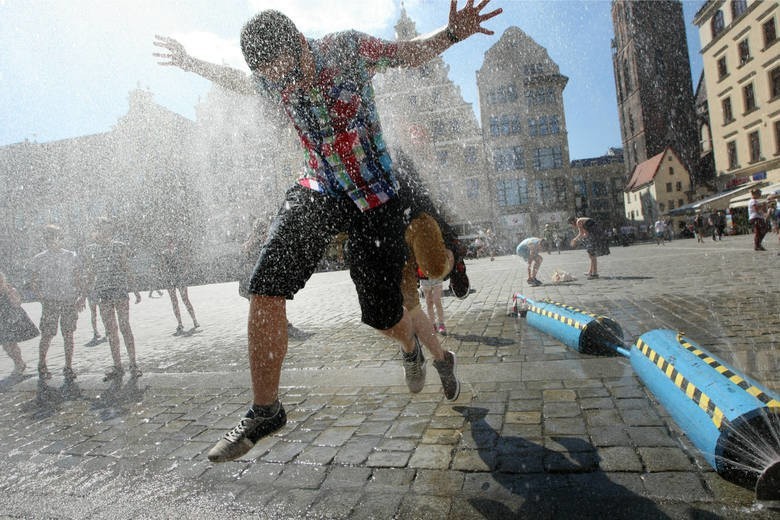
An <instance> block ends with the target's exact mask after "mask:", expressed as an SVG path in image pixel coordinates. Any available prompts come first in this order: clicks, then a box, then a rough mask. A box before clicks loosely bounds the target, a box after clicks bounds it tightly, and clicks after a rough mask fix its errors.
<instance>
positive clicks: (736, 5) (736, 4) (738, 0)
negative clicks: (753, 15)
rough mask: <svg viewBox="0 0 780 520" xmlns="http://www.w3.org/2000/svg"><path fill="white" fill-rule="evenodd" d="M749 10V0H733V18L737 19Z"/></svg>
mask: <svg viewBox="0 0 780 520" xmlns="http://www.w3.org/2000/svg"><path fill="white" fill-rule="evenodd" d="M745 11H747V0H731V18H732V20H736V19H737V18H739V17H740V16H742V13H744V12H745Z"/></svg>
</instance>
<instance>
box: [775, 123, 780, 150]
mask: <svg viewBox="0 0 780 520" xmlns="http://www.w3.org/2000/svg"><path fill="white" fill-rule="evenodd" d="M775 154H780V120H777V121H775Z"/></svg>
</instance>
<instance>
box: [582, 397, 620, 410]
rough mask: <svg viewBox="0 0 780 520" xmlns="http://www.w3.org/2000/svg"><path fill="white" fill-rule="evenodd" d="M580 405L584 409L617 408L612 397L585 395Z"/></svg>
mask: <svg viewBox="0 0 780 520" xmlns="http://www.w3.org/2000/svg"><path fill="white" fill-rule="evenodd" d="M580 407H581V408H582V409H583V410H610V409H614V408H615V403H614V401H612V398H610V397H585V398H580Z"/></svg>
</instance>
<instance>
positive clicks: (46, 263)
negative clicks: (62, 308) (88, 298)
mask: <svg viewBox="0 0 780 520" xmlns="http://www.w3.org/2000/svg"><path fill="white" fill-rule="evenodd" d="M29 269H30V271H31V273H32V274H33V275H34V276H35V280H36V282H37V289H38V292H39V293H40V294H41V298H42V299H44V300H51V301H59V302H71V301H75V300H76V298H78V290H77V289H76V280H77V278H78V276H79V272H78V271H79V261H78V259H77V258H76V253H74V252H73V251H68V250H67V249H60V250H59V251H50V250H48V249H47V250H46V251H44V252H42V253H38V254H37V255H35V256H34V257H33V259H32V260H31V261H30V265H29Z"/></svg>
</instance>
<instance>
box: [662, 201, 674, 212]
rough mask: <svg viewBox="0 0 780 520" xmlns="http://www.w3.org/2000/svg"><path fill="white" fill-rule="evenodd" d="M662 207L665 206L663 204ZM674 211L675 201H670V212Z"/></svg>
mask: <svg viewBox="0 0 780 520" xmlns="http://www.w3.org/2000/svg"><path fill="white" fill-rule="evenodd" d="M662 206H663V204H662ZM673 209H674V201H673V200H670V201H669V211H671V210H673ZM661 211H663V209H662V210H661Z"/></svg>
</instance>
